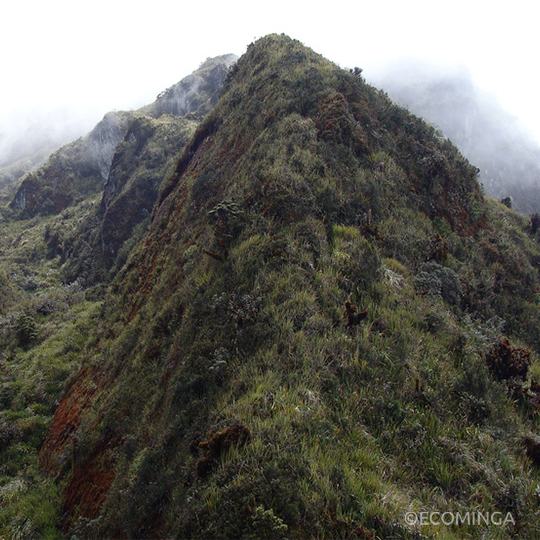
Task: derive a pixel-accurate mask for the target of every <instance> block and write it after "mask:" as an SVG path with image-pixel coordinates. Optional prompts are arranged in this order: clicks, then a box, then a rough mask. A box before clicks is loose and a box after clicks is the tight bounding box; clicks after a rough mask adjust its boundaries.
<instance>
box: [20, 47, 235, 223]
mask: <svg viewBox="0 0 540 540" xmlns="http://www.w3.org/2000/svg"><path fill="white" fill-rule="evenodd" d="M236 58H237V57H236V56H235V55H232V54H226V55H223V56H219V57H216V58H209V59H207V60H206V61H205V62H204V63H203V64H201V66H200V67H199V69H197V70H196V71H195V72H194V73H193V74H191V75H188V76H187V77H185V78H184V79H182V80H181V81H180V82H179V83H178V84H176V85H174V86H172V87H171V88H169V89H168V90H166V91H165V92H163V94H162V95H161V96H160V97H158V98H157V100H156V101H155V102H154V103H153V104H150V105H148V106H146V107H142V108H141V109H140V110H138V111H127V112H111V113H108V114H107V115H106V116H105V117H104V119H103V120H102V121H101V122H100V123H99V124H98V125H97V126H96V127H95V128H94V129H93V130H92V131H91V132H90V133H89V134H88V135H86V136H84V137H82V138H80V139H78V140H77V141H74V142H72V143H70V144H68V145H65V146H64V147H62V148H61V149H60V150H58V151H57V152H55V153H54V154H53V155H52V156H51V157H50V158H49V160H48V161H47V163H45V164H44V165H43V166H42V167H40V168H39V169H38V170H36V171H35V172H33V173H31V174H29V175H27V176H26V177H25V178H24V179H23V180H22V182H21V184H20V186H19V188H18V189H17V191H16V193H15V195H14V197H13V199H12V201H11V202H10V207H11V208H12V209H13V210H15V211H16V212H18V213H19V214H20V215H21V216H22V217H31V216H34V215H38V214H41V215H44V214H58V213H60V212H61V211H62V210H64V209H65V208H67V207H68V206H70V205H72V204H74V203H76V202H80V200H81V199H82V198H83V197H85V196H88V195H91V194H96V193H99V192H101V190H103V188H104V185H105V182H106V181H107V178H108V175H109V169H110V166H111V163H112V159H113V155H114V153H115V151H116V146H117V145H118V143H119V142H120V141H121V140H122V139H123V138H124V135H125V133H126V131H127V129H128V126H129V125H130V123H131V121H132V120H133V119H134V118H136V117H137V116H141V115H148V116H152V117H154V118H159V117H160V116H162V115H165V114H169V115H174V116H186V115H191V117H192V118H193V119H195V118H197V119H199V120H200V119H201V118H202V117H204V115H205V114H206V113H207V112H208V111H209V110H210V108H211V107H212V106H213V104H215V102H216V100H217V97H218V94H219V92H220V89H221V87H222V85H223V80H224V78H225V76H226V74H227V71H228V68H229V66H230V65H231V64H232V63H233V62H234V61H235V60H236Z"/></svg>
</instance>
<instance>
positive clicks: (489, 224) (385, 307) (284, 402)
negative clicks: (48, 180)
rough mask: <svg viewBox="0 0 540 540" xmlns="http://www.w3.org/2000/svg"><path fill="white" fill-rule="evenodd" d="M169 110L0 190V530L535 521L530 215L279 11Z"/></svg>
mask: <svg viewBox="0 0 540 540" xmlns="http://www.w3.org/2000/svg"><path fill="white" fill-rule="evenodd" d="M216 99H217V96H216ZM171 118H172V117H169V116H164V117H159V118H157V119H156V118H151V117H150V116H144V117H142V118H139V119H137V120H135V123H132V124H131V127H130V128H128V131H127V132H126V135H125V136H124V138H123V139H122V142H120V143H119V144H118V146H117V148H116V150H115V156H114V157H113V159H112V165H111V169H110V171H109V175H108V180H107V185H108V186H109V190H107V188H106V187H105V186H103V187H104V189H105V192H104V193H101V192H97V191H96V192H95V193H93V195H92V196H84V197H83V198H82V200H81V201H80V202H78V203H74V204H72V205H70V206H69V207H68V208H67V209H66V210H64V211H63V212H62V213H60V214H53V215H36V216H34V217H31V218H27V217H25V216H17V215H16V213H15V210H6V212H5V213H4V215H3V223H2V227H3V229H4V230H5V231H6V234H5V235H4V237H3V238H2V239H0V242H1V246H0V249H2V250H3V253H4V257H3V262H2V264H3V267H4V270H3V272H2V274H0V288H1V289H2V292H3V293H4V292H5V294H3V295H2V297H1V298H2V299H1V303H0V309H1V313H0V315H1V317H2V318H1V320H0V339H2V343H3V345H4V348H3V352H2V360H1V364H0V367H1V369H2V380H1V387H0V403H1V405H2V412H1V413H0V441H1V442H2V446H1V447H0V499H1V500H2V506H1V508H0V531H1V532H0V534H3V535H5V536H6V537H13V538H15V537H21V535H22V536H23V537H25V538H43V537H49V538H57V537H62V535H64V536H65V537H66V538H344V539H345V538H364V539H366V538H403V539H413V538H426V537H428V538H429V537H436V536H439V537H444V538H471V537H473V538H536V537H538V534H540V519H539V517H538V516H539V509H540V499H539V496H538V493H539V490H540V474H539V470H538V467H539V466H540V436H539V434H538V430H539V420H538V414H537V413H538V410H539V408H540V383H539V382H538V381H540V363H539V357H538V354H539V351H540V326H539V322H540V321H539V315H540V305H539V299H540V297H539V292H540V278H539V273H538V270H539V268H540V247H539V237H538V235H539V234H540V233H539V232H538V230H534V227H533V228H531V223H530V221H529V219H528V218H526V217H524V216H522V215H520V214H518V213H516V212H514V211H512V210H511V209H509V208H507V207H506V206H504V205H502V204H500V203H498V202H496V201H494V200H491V199H488V198H486V197H485V196H484V194H483V192H482V189H481V186H480V185H479V183H478V180H477V169H476V168H475V167H474V166H472V165H471V164H469V163H468V162H467V161H466V160H465V159H464V158H463V156H462V155H461V154H460V153H459V151H458V150H457V149H456V148H455V147H454V146H453V145H452V143H451V142H450V141H448V140H447V139H445V138H444V137H442V136H441V135H440V133H438V132H437V131H436V130H435V129H434V128H433V127H431V126H429V125H427V124H426V123H425V122H424V121H422V120H421V119H419V118H417V117H415V116H413V115H411V114H410V113H409V112H407V111H406V110H405V109H402V108H400V107H398V106H396V105H394V104H393V103H392V102H391V101H390V100H389V98H388V97H387V96H386V95H385V94H384V93H383V92H381V91H379V90H377V89H375V88H373V87H371V86H369V85H368V84H366V83H365V81H364V80H363V78H362V76H361V70H353V71H352V72H349V71H347V70H343V69H340V68H338V67H337V66H335V65H334V64H332V63H331V62H329V61H328V60H326V59H324V58H322V57H321V56H319V55H317V54H315V53H314V52H313V51H311V50H310V49H308V48H306V47H305V46H304V45H302V44H301V43H299V42H298V41H295V40H292V39H290V38H288V37H286V36H278V35H270V36H267V37H265V38H262V39H260V40H258V41H257V42H256V43H254V44H252V45H251V46H250V47H249V48H248V51H247V53H246V54H245V55H244V56H243V57H241V58H240V59H239V60H238V61H237V62H236V64H234V65H233V67H232V68H231V69H230V70H229V71H228V75H227V77H226V79H225V80H224V84H223V89H222V92H221V95H220V98H219V100H217V102H216V104H215V106H214V107H213V108H211V110H209V112H208V114H207V115H206V116H205V117H204V118H203V119H202V120H200V118H187V117H186V116H183V117H181V118H182V121H181V125H180V124H179V123H178V122H180V120H179V119H178V118H177V119H176V120H172V119H171ZM193 122H196V125H195V124H193ZM169 129H170V131H167V132H166V130H169ZM169 134H173V135H170V136H172V137H173V141H176V142H179V141H180V140H181V144H179V145H178V146H181V147H182V149H180V148H178V147H177V148H173V147H174V144H173V142H172V141H171V139H170V136H169ZM131 135H133V137H132V136H131ZM139 143H140V144H139ZM130 145H132V146H130ZM165 149H166V150H165ZM162 150H163V151H162ZM145 180H147V182H146V181H145ZM112 182H114V183H115V184H114V185H115V186H119V188H120V186H121V189H122V190H124V191H122V193H123V194H122V195H116V194H115V191H114V189H112V187H111V186H112V185H113V184H112ZM142 193H145V194H146V195H145V203H144V205H143V204H142V202H141V199H140V198H139V195H138V194H142ZM148 200H151V202H152V203H154V202H155V204H152V205H150V207H149V206H148ZM107 201H109V202H110V203H111V204H113V203H114V204H116V205H117V209H118V216H119V220H118V221H115V222H112V223H113V225H114V223H117V224H121V227H120V226H119V227H116V228H115V226H109V228H108V229H107V227H106V226H107V221H106V216H107V213H106V212H107V210H108V209H110V208H112V206H111V205H110V204H109V202H107ZM108 204H109V206H107V205H108ZM137 205H138V206H137ZM135 207H136V208H137V209H140V210H141V211H140V212H139V213H137V212H133V213H132V214H130V213H129V210H130V209H131V208H135ZM142 209H145V211H144V212H143V211H142ZM104 212H105V213H104ZM127 214H129V215H137V216H139V217H137V218H136V220H135V221H133V222H131V221H130V224H128V225H125V224H124V223H123V221H122V219H121V218H123V217H125V216H126V215H127ZM104 216H105V217H104ZM23 218H25V219H23ZM93 227H95V228H93ZM80 231H82V233H84V234H82V233H81V234H79V232H80ZM96 231H101V232H99V234H98V233H96ZM106 231H108V232H106ZM106 234H108V235H109V238H111V239H112V240H114V241H115V242H116V241H117V240H116V239H118V238H120V240H118V241H117V243H116V244H114V246H115V247H114V253H115V255H114V256H113V257H111V256H109V255H107V257H109V258H104V259H103V260H104V261H105V263H104V266H100V267H99V268H98V267H96V266H92V265H95V260H96V259H95V257H94V255H91V256H89V255H88V254H91V253H94V254H96V253H100V254H101V255H100V256H103V257H105V256H106V254H107V252H106V251H105V250H103V249H102V247H100V245H99V242H96V241H95V239H96V238H97V239H99V238H103V237H104V235H105V236H106ZM122 235H124V236H122ZM52 238H54V241H53V240H50V239H52ZM49 240H50V241H49ZM112 240H111V243H110V244H108V245H113V243H112ZM83 243H84V246H85V249H84V250H81V248H80V246H82V245H83ZM57 246H61V250H58V249H57ZM78 246H79V247H78ZM119 246H121V247H119ZM100 249H101V251H99V250H100ZM93 250H97V251H93ZM83 252H84V253H87V255H86V258H81V257H82V255H81V253H83ZM81 261H82V262H81ZM83 263H84V264H83ZM100 264H101V263H100ZM353 308H354V309H353ZM360 315H361V316H360ZM427 510H429V511H438V512H461V513H465V512H473V511H485V512H488V511H489V512H496V511H497V512H503V513H504V515H506V514H507V513H508V512H510V513H511V514H512V516H513V519H514V523H513V524H512V523H508V524H505V525H504V526H497V525H494V524H463V525H453V526H447V525H444V524H443V523H439V524H432V525H425V526H420V525H417V526H411V525H409V524H407V523H406V521H405V519H404V516H405V514H406V513H407V512H410V511H414V512H420V511H427Z"/></svg>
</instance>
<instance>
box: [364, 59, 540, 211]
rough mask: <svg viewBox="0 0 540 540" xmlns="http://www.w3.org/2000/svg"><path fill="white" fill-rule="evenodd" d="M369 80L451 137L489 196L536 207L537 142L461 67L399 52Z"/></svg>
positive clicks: (539, 183)
mask: <svg viewBox="0 0 540 540" xmlns="http://www.w3.org/2000/svg"><path fill="white" fill-rule="evenodd" d="M501 76H504V75H503V74H502V73H501ZM370 80H371V81H372V82H373V83H374V84H375V85H376V86H378V87H380V88H383V89H384V90H385V91H386V92H388V95H389V96H390V97H391V98H392V99H393V100H395V101H396V102H397V103H399V104H401V105H402V106H404V107H407V108H408V109H409V110H410V111H411V112H413V113H415V114H417V115H419V116H421V117H423V118H425V119H426V120H427V121H428V122H430V123H432V124H433V125H434V126H436V127H437V128H438V129H440V130H441V131H442V133H443V134H444V135H445V136H446V137H448V138H449V139H450V140H451V141H452V142H454V143H455V144H456V145H457V146H458V147H459V148H460V150H461V151H462V152H463V153H464V155H465V156H466V157H467V158H468V159H469V160H470V161H471V163H473V164H474V165H476V166H477V167H478V168H479V169H480V181H481V182H482V184H483V185H484V187H485V189H486V193H487V194H488V195H489V196H491V197H494V198H496V199H502V198H506V197H511V199H512V202H513V207H514V208H515V209H517V210H518V211H520V212H523V213H525V214H531V213H533V212H538V211H540V146H539V145H538V143H537V142H536V141H535V140H534V138H533V137H532V136H531V135H530V134H529V133H528V131H527V129H526V128H525V127H524V126H523V124H521V123H520V121H519V119H518V118H516V117H514V116H512V115H511V114H509V113H508V112H507V111H505V110H504V108H503V107H502V106H501V105H500V103H499V102H498V101H497V99H496V96H495V95H493V94H491V93H488V92H486V91H483V90H482V89H480V88H478V87H477V86H476V85H475V84H474V82H473V80H472V78H471V74H470V73H469V71H468V70H467V68H466V67H464V66H461V65H445V64H442V65H436V64H434V63H430V62H427V61H424V60H419V59H407V58H405V59H402V60H401V61H400V62H396V63H395V64H391V65H389V66H385V67H384V68H381V70H380V71H378V72H374V73H372V74H370Z"/></svg>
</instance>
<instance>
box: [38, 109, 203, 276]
mask: <svg viewBox="0 0 540 540" xmlns="http://www.w3.org/2000/svg"><path fill="white" fill-rule="evenodd" d="M196 126H197V122H195V121H193V120H188V119H186V118H184V117H175V116H170V115H163V116H161V117H160V118H159V119H152V118H149V117H147V116H137V117H136V118H135V119H134V120H133V121H132V122H131V124H130V125H129V127H128V129H127V132H126V134H125V137H124V139H123V140H122V141H121V142H120V143H119V144H118V146H117V147H116V151H115V154H114V157H113V160H112V165H111V168H110V172H109V177H108V179H107V182H106V184H105V188H104V190H103V196H102V198H101V202H100V204H99V206H97V207H96V208H95V210H93V211H92V212H90V213H89V215H88V216H87V217H86V219H85V220H84V221H83V222H82V224H81V225H80V226H79V227H78V228H76V229H75V230H73V228H70V227H69V226H66V225H65V224H62V223H59V224H58V225H57V226H56V227H51V228H50V229H49V230H48V233H47V237H46V239H45V240H46V242H47V244H48V246H50V248H51V255H52V256H54V255H56V254H59V255H61V258H62V261H63V272H64V276H65V278H66V279H67V280H68V281H69V282H72V281H74V280H75V279H77V280H78V281H79V282H81V283H85V284H86V285H89V284H92V283H96V282H99V281H108V279H109V271H111V270H114V269H118V268H121V267H122V266H123V264H124V262H125V259H126V258H127V256H128V254H129V251H130V249H131V248H132V247H133V246H134V245H135V244H136V243H137V241H138V240H139V239H140V237H141V235H142V233H143V232H144V229H145V224H146V225H147V224H148V222H149V221H150V215H151V213H152V208H153V206H154V202H155V200H156V198H157V195H158V190H159V186H160V183H161V180H162V179H163V176H164V175H165V173H166V172H167V168H168V167H169V165H170V164H171V163H172V162H173V160H174V158H175V156H176V155H177V154H178V152H179V151H180V150H181V149H182V148H183V147H184V146H185V145H186V143H187V142H188V141H189V139H190V137H191V135H193V132H194V131H195V128H196ZM126 242H127V244H126ZM124 244H126V245H124ZM113 273H114V272H113Z"/></svg>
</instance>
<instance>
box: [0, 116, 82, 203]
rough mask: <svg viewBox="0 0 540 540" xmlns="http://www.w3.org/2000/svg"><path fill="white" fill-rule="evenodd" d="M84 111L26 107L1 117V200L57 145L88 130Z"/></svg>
mask: <svg viewBox="0 0 540 540" xmlns="http://www.w3.org/2000/svg"><path fill="white" fill-rule="evenodd" d="M85 126H88V120H86V118H84V113H82V112H80V111H77V112H75V111H73V110H70V109H68V108H56V109H53V110H50V111H40V110H36V111H25V112H21V111H19V112H18V113H12V114H10V115H6V116H4V117H0V201H1V202H4V201H6V202H8V200H9V199H8V200H6V199H7V198H11V196H12V195H13V193H12V190H13V188H14V186H15V184H16V182H17V180H19V179H20V178H22V177H23V176H24V175H25V174H26V173H28V172H30V171H31V170H33V169H35V168H36V167H38V166H40V165H42V164H43V163H44V162H45V160H46V159H47V158H48V157H49V156H50V155H51V154H52V153H53V152H54V151H55V150H57V149H58V148H60V147H61V146H63V145H65V144H67V143H69V142H70V141H73V140H75V139H76V138H78V137H80V136H81V135H82V134H84V133H85V132H87V131H88V128H89V127H90V126H88V127H85Z"/></svg>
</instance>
